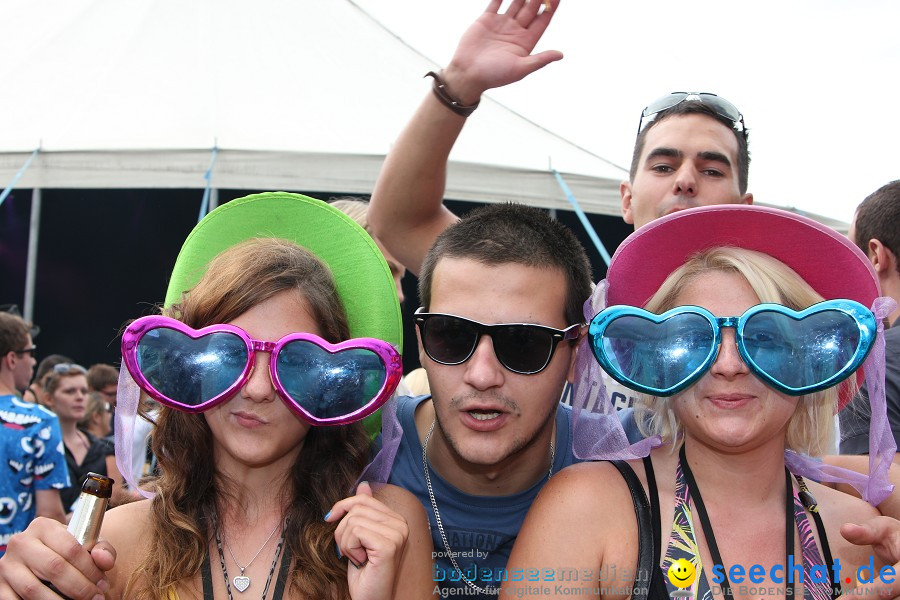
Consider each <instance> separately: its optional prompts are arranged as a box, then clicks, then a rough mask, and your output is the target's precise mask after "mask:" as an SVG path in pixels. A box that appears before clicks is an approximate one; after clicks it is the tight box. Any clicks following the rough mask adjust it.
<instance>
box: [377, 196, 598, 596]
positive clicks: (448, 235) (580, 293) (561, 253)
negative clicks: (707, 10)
mask: <svg viewBox="0 0 900 600" xmlns="http://www.w3.org/2000/svg"><path fill="white" fill-rule="evenodd" d="M590 285H591V271H590V264H589V262H588V259H587V256H586V254H585V252H584V248H583V247H582V246H581V244H580V243H579V242H578V240H577V239H576V238H575V236H574V235H573V234H572V232H571V231H570V230H568V229H567V228H566V227H565V226H563V225H561V224H560V223H558V222H557V221H554V220H553V219H551V218H550V217H549V216H548V215H547V213H546V212H545V211H543V210H540V209H537V208H532V207H528V206H524V205H519V204H497V205H492V206H487V207H483V208H480V209H477V210H474V211H472V212H470V213H469V214H467V215H466V216H465V217H464V218H463V219H462V220H460V221H458V222H457V223H455V224H453V225H452V226H450V227H448V228H447V229H446V231H444V232H443V233H441V234H440V235H439V236H438V238H437V241H436V242H435V244H434V245H433V247H432V248H431V250H430V251H429V252H428V254H427V256H426V257H425V260H424V261H423V263H422V268H421V273H420V279H419V295H420V297H421V300H422V308H421V309H420V310H419V311H418V312H417V313H416V317H415V318H416V325H417V330H418V333H419V341H420V344H421V348H422V349H423V350H424V354H425V356H424V358H423V362H424V365H425V369H426V371H427V372H428V380H429V383H430V386H431V393H432V396H431V397H428V396H419V397H416V398H400V399H399V400H398V409H397V412H396V420H397V421H399V425H400V427H401V428H402V437H401V438H400V440H399V443H398V446H397V454H396V458H395V459H394V461H393V465H392V469H391V476H390V479H389V482H390V483H394V484H396V485H399V486H402V487H404V488H406V489H408V490H409V491H411V492H412V493H414V494H415V495H416V496H417V497H418V498H419V500H420V501H421V502H422V503H423V505H424V506H425V509H426V513H427V514H428V516H429V520H430V522H431V531H432V538H433V541H434V555H433V559H434V570H433V577H434V580H435V586H437V587H438V588H467V589H465V590H453V591H450V590H447V593H464V594H466V595H467V596H469V595H471V596H475V597H482V598H491V597H494V596H496V594H497V590H498V589H499V586H500V582H501V581H502V579H503V577H504V576H503V569H504V568H505V565H506V561H507V559H508V557H509V552H510V550H511V549H512V545H513V543H514V542H515V539H516V536H517V535H518V532H519V529H520V527H521V525H522V521H523V520H524V518H525V513H526V512H527V511H528V508H529V507H530V506H531V503H532V501H533V500H534V498H535V496H536V495H537V493H538V491H539V490H540V488H541V487H542V486H543V484H544V483H545V482H546V481H547V480H548V479H549V478H550V477H551V476H552V475H553V473H555V472H558V471H559V470H560V469H562V468H563V467H566V466H568V465H570V464H572V463H573V462H575V460H576V459H575V457H574V455H573V445H572V441H571V435H572V434H571V430H572V411H571V409H570V408H569V407H567V406H563V405H561V404H560V402H559V397H560V393H561V391H562V389H563V386H564V384H565V382H566V379H567V378H568V377H570V376H571V374H572V369H573V368H574V358H575V345H576V343H577V341H578V340H579V338H580V335H581V332H582V327H581V322H582V320H583V318H582V314H581V311H582V303H583V299H584V298H585V297H586V296H587V295H588V294H590ZM384 419H385V431H392V430H393V429H394V423H392V422H391V421H392V420H393V419H394V416H393V414H390V413H387V414H386V415H385V416H384Z"/></svg>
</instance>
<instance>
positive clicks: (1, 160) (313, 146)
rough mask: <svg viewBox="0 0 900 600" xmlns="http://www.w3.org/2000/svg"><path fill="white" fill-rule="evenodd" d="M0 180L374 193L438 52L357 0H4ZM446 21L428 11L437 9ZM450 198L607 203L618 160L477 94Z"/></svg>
mask: <svg viewBox="0 0 900 600" xmlns="http://www.w3.org/2000/svg"><path fill="white" fill-rule="evenodd" d="M0 20H2V22H3V23H4V36H2V37H0V57H2V59H0V81H2V82H3V83H4V87H5V91H4V93H3V94H2V95H0V132H2V135H0V188H2V187H3V186H5V185H7V183H8V182H9V181H11V180H12V178H13V176H14V175H15V173H16V171H18V169H19V168H20V167H21V166H22V165H23V164H24V163H25V161H26V160H27V159H28V157H29V155H30V154H31V152H32V151H33V150H34V149H35V148H38V147H40V148H41V152H40V153H39V155H38V156H37V158H36V159H35V160H34V162H33V163H32V164H31V166H30V167H29V168H28V170H27V171H26V172H25V174H24V176H23V177H22V178H21V180H20V181H19V182H18V183H17V187H19V188H34V187H40V188H120V187H122V188H145V187H154V188H165V187H177V188H203V187H205V185H206V181H205V179H204V178H203V174H204V173H205V171H206V170H207V168H208V166H209V164H210V158H211V150H212V148H213V147H216V148H218V155H217V158H216V162H215V166H214V169H213V175H212V185H213V187H217V188H236V189H290V190H308V191H313V190H321V191H336V192H342V193H362V194H367V193H370V192H371V190H372V187H373V185H374V183H375V178H376V177H377V174H378V170H379V169H380V166H381V162H382V160H383V158H384V155H385V154H386V153H387V151H388V150H389V149H390V144H391V142H392V140H393V139H394V138H395V137H396V136H397V135H398V133H399V132H400V130H401V128H402V127H403V125H404V123H405V122H406V121H407V119H408V118H409V117H410V115H411V114H412V113H413V111H414V110H415V108H416V106H417V105H418V103H419V101H420V100H421V98H422V96H423V95H424V94H425V93H426V92H427V90H428V88H429V85H430V84H431V80H430V79H423V75H424V73H425V72H426V71H429V70H432V69H435V68H436V67H438V66H439V65H436V64H434V63H433V62H431V61H430V60H428V59H427V58H425V57H423V56H421V55H420V54H418V53H417V52H416V51H415V50H413V49H412V48H410V47H409V46H407V45H406V44H404V43H403V42H402V40H400V39H398V38H397V37H395V36H394V35H393V34H391V33H390V32H389V31H387V30H386V29H384V28H383V27H382V26H381V25H379V24H378V23H377V22H376V21H374V20H373V19H372V18H370V17H369V16H368V15H367V14H366V13H364V12H363V11H362V10H361V9H359V8H358V7H357V6H356V5H355V4H354V3H353V2H352V1H351V0H328V1H323V0H315V1H314V0H256V1H254V2H246V1H242V0H193V1H192V2H176V1H175V0H128V1H127V2H122V1H120V0H41V1H39V2H26V1H24V0H13V1H11V2H5V3H2V4H0ZM435 26H440V24H439V23H438V24H435ZM470 120H471V123H469V125H468V126H467V128H466V131H465V132H464V133H463V136H462V137H461V139H460V140H459V143H458V144H457V147H456V148H455V149H454V151H453V154H452V155H451V160H452V162H451V167H450V173H449V178H448V188H447V194H446V195H447V197H448V198H453V199H459V200H473V201H482V202H498V201H506V200H515V201H520V202H525V203H528V204H532V205H537V206H544V207H548V208H569V204H568V202H567V200H566V198H565V196H564V194H563V193H562V191H561V190H560V187H559V186H558V185H557V183H556V181H555V179H554V177H553V175H552V173H551V168H552V169H556V170H558V171H560V172H561V173H562V174H563V177H564V179H565V180H566V183H567V184H568V185H569V187H570V188H571V190H572V192H573V194H574V195H575V197H576V198H577V199H578V201H579V202H580V203H581V205H582V207H583V208H584V210H585V211H586V212H594V213H601V214H610V215H618V214H620V210H619V194H618V184H619V182H620V181H621V180H622V179H623V178H625V177H627V172H626V171H625V170H624V169H622V168H621V167H618V166H616V165H613V164H611V163H610V162H608V161H606V160H604V159H602V158H601V157H598V156H596V155H593V154H592V153H590V152H588V151H586V150H584V149H583V148H580V147H578V146H576V145H574V144H572V143H570V142H568V141H567V140H565V139H563V138H561V137H559V136H557V135H555V134H553V133H552V132H549V131H547V130H545V129H543V128H541V127H540V126H538V125H536V124H534V123H532V122H530V121H528V120H526V119H524V118H523V117H521V116H519V115H517V114H515V113H514V112H512V111H510V110H509V109H507V108H505V107H504V106H502V105H499V104H497V103H496V102H493V101H491V100H490V99H489V98H486V99H485V100H483V101H482V104H481V107H480V108H479V109H478V111H476V113H475V114H474V115H473V116H472V117H470Z"/></svg>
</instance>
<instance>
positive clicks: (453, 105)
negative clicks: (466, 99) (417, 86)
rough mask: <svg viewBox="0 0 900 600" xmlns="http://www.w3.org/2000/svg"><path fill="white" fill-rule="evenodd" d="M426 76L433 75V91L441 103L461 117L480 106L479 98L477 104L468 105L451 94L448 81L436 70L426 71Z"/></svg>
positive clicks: (466, 115)
mask: <svg viewBox="0 0 900 600" xmlns="http://www.w3.org/2000/svg"><path fill="white" fill-rule="evenodd" d="M425 77H433V78H434V85H433V86H432V87H431V91H432V92H434V95H435V96H436V97H437V99H438V100H440V101H441V104H443V105H444V106H446V107H447V108H449V109H450V110H452V111H453V112H455V113H456V114H458V115H459V116H461V117H468V116H469V115H471V114H472V113H473V112H475V109H476V108H478V104H479V102H481V100H478V101H476V102H475V104H469V105H468V106H467V105H465V104H463V103H461V102H460V101H459V100H457V99H456V98H454V97H453V96H451V95H450V92H448V91H447V83H446V82H445V81H444V79H443V78H442V77H441V76H440V75H438V74H437V73H435V72H434V71H428V72H427V73H425Z"/></svg>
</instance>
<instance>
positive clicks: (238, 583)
mask: <svg viewBox="0 0 900 600" xmlns="http://www.w3.org/2000/svg"><path fill="white" fill-rule="evenodd" d="M231 583H233V584H234V588H235V589H236V590H237V591H239V592H243V591H244V590H246V589H247V588H248V587H250V578H249V577H247V576H246V575H238V576H237V577H235V578H234V579H232V580H231Z"/></svg>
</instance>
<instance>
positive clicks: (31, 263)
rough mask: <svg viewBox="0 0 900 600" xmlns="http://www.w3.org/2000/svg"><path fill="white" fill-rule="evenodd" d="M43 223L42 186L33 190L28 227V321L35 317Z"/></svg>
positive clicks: (26, 300) (26, 279) (26, 272)
mask: <svg viewBox="0 0 900 600" xmlns="http://www.w3.org/2000/svg"><path fill="white" fill-rule="evenodd" d="M40 225H41V188H34V190H32V192H31V223H30V225H29V229H28V262H27V263H26V266H25V302H24V303H23V304H24V314H23V315H22V316H23V317H24V318H25V320H26V321H31V320H32V319H34V284H35V276H36V275H37V253H38V234H39V233H40V229H41V227H40Z"/></svg>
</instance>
